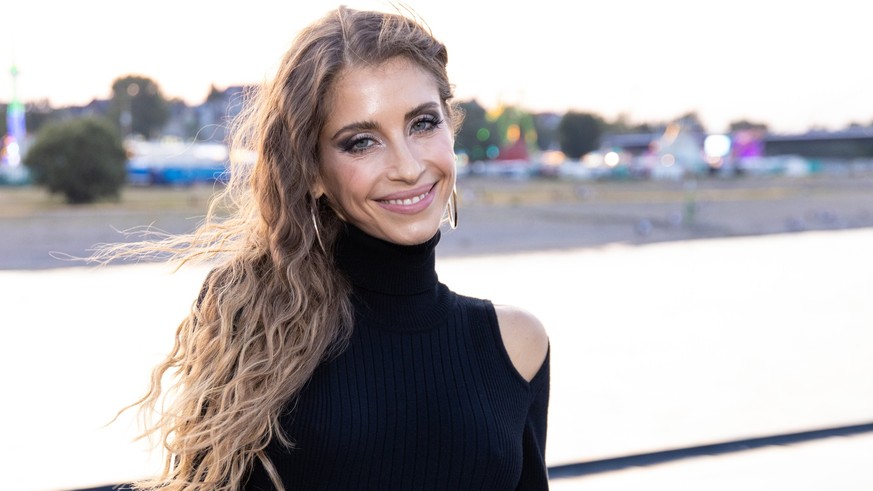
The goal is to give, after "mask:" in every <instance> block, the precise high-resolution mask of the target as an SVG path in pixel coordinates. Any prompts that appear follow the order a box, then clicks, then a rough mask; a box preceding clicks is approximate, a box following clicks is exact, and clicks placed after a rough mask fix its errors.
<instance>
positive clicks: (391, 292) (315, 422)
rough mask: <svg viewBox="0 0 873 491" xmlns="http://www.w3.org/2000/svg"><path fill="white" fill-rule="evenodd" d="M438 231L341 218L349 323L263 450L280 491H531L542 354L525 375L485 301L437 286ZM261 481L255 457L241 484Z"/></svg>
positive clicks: (541, 442) (539, 474) (540, 484)
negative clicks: (348, 334)
mask: <svg viewBox="0 0 873 491" xmlns="http://www.w3.org/2000/svg"><path fill="white" fill-rule="evenodd" d="M438 242H439V233H437V235H436V236H434V238H433V239H431V240H430V241H428V242H426V243H424V244H420V245H416V246H399V245H396V244H391V243H389V242H386V241H383V240H380V239H376V238H374V237H371V236H369V235H367V234H365V233H364V232H362V231H360V230H359V229H357V228H354V227H352V226H347V227H346V230H345V233H344V234H343V235H342V237H341V239H340V240H339V243H338V246H337V253H336V255H337V256H336V257H337V261H338V264H339V265H340V267H341V269H342V270H343V272H344V273H346V275H347V276H348V278H349V280H350V281H351V283H352V285H353V291H354V294H353V303H354V307H355V326H354V333H353V335H352V338H351V340H350V343H349V346H348V348H347V349H346V350H345V351H344V352H343V353H342V354H341V355H340V356H338V357H337V358H334V359H332V360H330V361H328V362H325V363H323V364H322V365H321V366H320V367H319V368H318V369H317V370H316V372H315V373H314V375H313V377H312V379H311V380H310V382H309V383H308V384H307V385H306V387H305V388H304V389H303V390H302V391H301V393H300V394H299V397H298V400H297V403H296V406H295V407H294V409H293V411H289V414H288V415H287V416H286V417H285V418H284V419H283V427H284V429H285V430H286V431H287V433H288V435H289V436H290V437H291V438H292V440H293V441H294V442H295V448H294V449H292V450H288V449H286V448H283V447H282V446H281V445H279V444H278V443H277V442H273V443H272V444H271V445H270V447H269V449H268V454H269V456H270V458H271V459H272V461H273V463H274V465H275V466H276V467H277V469H278V471H279V474H280V475H281V476H282V480H283V483H284V485H285V488H286V489H287V490H288V491H292V490H306V491H310V490H330V491H341V490H379V491H393V490H398V491H406V490H452V491H455V490H495V491H496V490H515V489H520V490H531V491H536V490H543V489H548V477H547V474H546V466H545V462H544V452H545V444H546V416H547V410H548V399H549V359H548V357H547V358H546V362H545V363H544V364H543V367H542V368H541V369H540V371H539V372H538V373H537V375H536V376H535V377H534V378H533V380H531V381H530V383H528V382H527V381H526V380H524V378H522V377H521V375H520V374H519V373H518V372H517V371H516V370H515V368H514V366H513V365H512V362H511V360H510V359H509V355H508V353H507V352H506V350H505V348H504V345H503V341H502V339H501V336H500V330H499V326H498V324H497V316H496V314H495V311H494V307H493V305H492V304H491V303H490V302H489V301H487V300H480V299H474V298H470V297H465V296H461V295H457V294H455V293H453V292H451V291H450V290H449V289H448V288H447V287H446V286H445V285H443V284H441V283H439V281H438V278H437V275H436V272H435V270H434V260H435V254H434V247H435V246H436V244H437V243H438ZM245 489H246V490H249V491H255V490H257V491H266V490H271V489H274V488H273V486H272V485H271V484H270V481H269V478H267V476H266V473H265V472H264V471H263V469H262V468H260V466H259V465H256V466H255V469H254V471H253V473H252V475H251V478H250V479H249V481H248V485H247V486H246V488H245Z"/></svg>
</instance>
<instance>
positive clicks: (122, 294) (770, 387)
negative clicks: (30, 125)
mask: <svg viewBox="0 0 873 491" xmlns="http://www.w3.org/2000/svg"><path fill="white" fill-rule="evenodd" d="M452 233H453V232H449V233H448V234H447V236H449V235H450V234H452ZM438 250H439V249H438ZM870 251H873V230H871V229H856V230H839V231H821V232H803V233H793V234H781V235H765V236H755V237H734V238H722V239H707V240H694V241H680V242H663V243H653V244H646V245H637V246H633V245H605V246H601V247H595V248H578V249H573V248H571V249H564V250H555V251H539V252H516V253H510V254H495V253H491V254H483V255H475V256H470V255H466V256H465V255H452V254H446V255H445V256H444V257H442V256H441V257H440V259H439V260H438V271H439V274H440V277H441V279H442V280H443V281H444V282H445V283H447V284H448V285H450V286H451V287H452V288H453V289H454V290H456V291H457V292H459V293H464V294H468V295H476V296H483V297H487V298H490V299H492V300H494V301H495V302H498V303H510V304H515V305H518V306H521V307H524V308H527V309H528V310H530V311H532V312H533V313H535V314H536V315H538V316H539V317H540V318H541V319H542V320H543V322H544V323H545V325H546V326H547V328H548V330H549V333H550V337H551V342H552V350H553V352H552V363H553V367H552V373H553V383H552V405H551V409H550V428H549V436H548V439H549V447H548V454H547V460H548V463H549V464H550V465H562V464H569V463H577V462H585V461H592V460H597V459H605V458H609V457H617V456H623V455H629V454H637V453H642V452H652V451H658V450H664V449H672V448H679V447H688V446H694V445H704V444H709V443H716V442H720V441H726V440H736V439H740V438H752V437H759V436H766V435H773V434H781V433H790V432H797V431H805V430H813V429H820V428H829V427H836V426H845V425H852V424H861V423H869V422H871V420H873V382H871V377H870V374H871V373H873V356H870V354H871V353H873V302H870V300H869V299H870V293H871V288H873V283H871V278H873V259H871V252H870ZM205 273H206V270H205V268H202V267H196V268H191V269H183V270H181V271H180V272H177V273H175V274H171V273H170V271H169V269H168V268H167V267H166V266H162V265H148V264H146V265H130V266H127V265H125V266H113V267H107V268H98V269H91V268H66V269H51V270H9V271H0V314H2V317H0V319H2V321H0V322H2V325H3V326H4V328H5V329H4V340H3V342H2V343H0V369H2V372H3V373H4V374H6V375H7V377H6V379H5V380H6V384H5V390H4V394H5V395H4V397H3V399H2V406H0V407H2V416H3V417H2V418H0V421H2V425H3V427H2V434H3V435H4V438H3V441H2V443H0V449H2V450H0V452H2V455H0V462H2V463H3V464H2V465H3V469H4V472H3V474H4V484H3V488H4V489H10V490H16V491H54V490H63V489H72V488H84V487H89V486H97V485H102V484H107V483H115V482H124V481H126V480H129V479H131V478H135V477H139V476H144V475H146V474H148V473H150V472H152V471H153V470H154V469H155V468H156V465H157V464H156V461H155V459H153V458H150V456H149V453H148V452H147V451H146V446H145V445H144V443H142V442H140V443H131V439H132V438H133V436H134V435H135V434H136V432H135V426H134V424H133V419H132V418H131V417H130V416H129V415H125V416H123V417H122V418H121V419H120V420H119V421H118V422H117V423H115V424H113V425H110V426H107V427H104V426H103V425H104V424H105V423H106V422H107V421H109V419H110V418H111V417H112V416H113V415H114V413H115V411H116V410H117V409H118V408H119V407H121V406H123V405H124V404H126V403H128V402H131V401H133V400H134V399H135V398H136V397H138V396H139V395H140V394H141V392H142V390H143V389H144V387H145V382H146V377H147V376H148V370H149V368H150V367H151V366H152V365H154V363H156V362H157V361H158V359H159V358H160V356H161V355H162V354H163V353H164V352H166V351H167V350H168V349H169V347H170V345H171V343H172V336H173V332H174V330H175V327H176V325H177V323H178V321H179V319H180V318H181V317H182V316H183V315H184V313H185V311H186V309H187V308H188V306H189V305H190V303H191V300H192V299H193V297H194V295H195V294H196V292H197V289H198V286H199V283H200V282H201V280H202V278H203V276H204V275H205ZM869 462H873V434H871V433H865V434H860V435H856V436H850V437H837V438H829V439H822V440H815V441H810V442H806V443H801V444H795V445H788V446H779V447H764V448H759V449H756V450H749V451H746V452H735V453H728V454H723V455H718V456H712V457H698V458H693V459H686V460H680V461H675V462H671V463H665V464H660V465H656V466H650V467H639V468H629V469H624V470H620V471H615V472H608V473H601V474H593V475H589V476H585V477H579V478H568V479H555V480H553V489H555V490H559V491H563V490H569V489H580V490H638V489H647V490H649V489H664V490H668V489H669V490H699V489H707V490H713V489H717V490H721V489H724V490H728V489H731V490H733V489H743V490H759V489H760V490H770V489H792V490H819V489H840V490H862V489H863V490H869V489H873V470H871V466H870V464H869Z"/></svg>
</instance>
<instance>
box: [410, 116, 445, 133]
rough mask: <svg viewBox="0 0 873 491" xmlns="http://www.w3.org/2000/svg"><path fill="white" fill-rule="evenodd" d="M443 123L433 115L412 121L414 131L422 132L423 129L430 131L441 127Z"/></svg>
mask: <svg viewBox="0 0 873 491" xmlns="http://www.w3.org/2000/svg"><path fill="white" fill-rule="evenodd" d="M441 123H442V120H440V119H437V118H435V117H433V116H425V117H423V118H421V119H418V120H416V121H413V123H412V132H413V133H420V132H422V131H430V130H433V129H436V128H437V127H439V125H440V124H441Z"/></svg>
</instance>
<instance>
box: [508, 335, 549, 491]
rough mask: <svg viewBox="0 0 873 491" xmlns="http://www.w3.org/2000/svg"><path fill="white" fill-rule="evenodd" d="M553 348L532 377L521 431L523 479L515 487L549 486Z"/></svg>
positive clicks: (533, 489)
mask: <svg viewBox="0 0 873 491" xmlns="http://www.w3.org/2000/svg"><path fill="white" fill-rule="evenodd" d="M550 358H551V350H550V352H549V354H547V355H546V359H545V361H544V362H543V366H542V368H540V371H539V372H537V374H536V376H534V378H533V379H532V380H531V381H530V384H531V393H532V401H531V405H530V409H529V410H528V414H527V420H526V421H525V425H524V433H523V434H522V448H523V453H524V455H523V461H522V470H521V479H519V481H518V487H517V488H516V489H518V490H520V491H539V490H548V489H549V474H548V468H547V467H546V460H545V457H546V456H545V450H546V430H547V427H548V413H549V382H550V380H549V378H550V377H549V369H550Z"/></svg>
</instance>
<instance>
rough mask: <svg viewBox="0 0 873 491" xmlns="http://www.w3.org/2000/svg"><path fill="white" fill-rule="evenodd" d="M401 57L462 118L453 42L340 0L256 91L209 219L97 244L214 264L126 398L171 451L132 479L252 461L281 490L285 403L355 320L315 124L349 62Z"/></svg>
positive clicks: (226, 479) (147, 485)
mask: <svg viewBox="0 0 873 491" xmlns="http://www.w3.org/2000/svg"><path fill="white" fill-rule="evenodd" d="M397 56H402V57H406V58H408V59H409V60H410V61H412V62H414V63H416V64H417V65H419V66H421V67H422V68H424V69H425V70H426V71H427V72H429V73H430V74H431V75H432V76H433V78H434V80H435V81H436V84H437V87H438V90H439V92H440V98H441V100H442V101H443V105H444V109H445V110H446V113H447V115H448V117H449V120H450V121H452V122H454V124H455V127H456V128H457V126H458V124H459V123H460V115H459V113H458V112H457V110H456V109H455V108H453V107H452V105H451V103H450V100H451V97H452V90H451V86H450V84H449V82H448V76H447V73H446V63H447V61H448V59H447V53H446V49H445V46H443V44H442V43H440V42H439V41H437V40H436V39H434V37H433V36H432V35H431V33H430V32H429V30H428V29H427V28H426V27H424V26H423V24H422V23H420V22H418V21H417V20H416V19H414V18H413V17H412V16H410V15H407V14H396V13H391V14H389V13H382V12H369V11H356V10H352V9H349V8H346V7H339V8H338V9H336V10H334V11H331V12H329V13H328V14H327V15H325V16H324V17H322V18H321V19H319V20H318V21H316V22H315V23H313V24H312V25H310V26H309V27H307V28H306V29H304V30H303V31H302V32H301V33H300V34H299V35H298V36H297V38H296V39H295V41H294V43H293V44H292V46H291V48H290V49H289V50H288V52H287V53H286V54H285V56H284V58H283V59H282V62H281V64H280V67H279V69H278V71H277V73H276V76H275V77H274V78H273V80H272V81H270V82H268V83H266V84H264V85H263V86H262V87H260V88H259V90H257V91H256V92H254V93H252V94H249V95H248V96H247V100H246V109H245V110H244V112H243V113H242V114H241V116H240V118H239V119H238V120H237V121H236V122H235V125H234V126H235V127H234V137H233V140H232V151H231V155H239V154H240V150H242V151H243V152H249V153H251V154H253V155H254V156H255V159H254V163H253V164H252V163H250V162H249V163H247V162H245V161H236V160H234V159H232V162H231V169H230V180H229V182H228V184H227V186H226V187H225V188H224V190H223V191H222V193H221V194H220V195H219V196H217V198H216V199H215V200H214V201H213V202H212V204H211V205H210V208H209V211H208V213H207V217H206V219H205V221H204V223H203V225H202V226H201V227H199V228H198V230H197V231H195V232H194V233H193V234H191V235H185V236H175V237H167V238H165V239H163V240H160V241H151V242H139V243H132V244H122V245H116V246H107V247H105V248H104V249H102V250H101V251H99V252H98V253H96V254H95V256H94V259H96V260H110V259H114V258H120V257H131V256H138V255H141V254H143V253H155V252H157V253H160V254H168V255H169V256H170V259H171V260H174V261H177V262H178V263H179V264H180V265H182V264H185V263H186V262H189V261H207V262H209V263H210V264H213V268H212V271H211V273H210V274H209V275H208V276H207V279H206V281H205V283H204V285H203V289H202V291H201V294H200V297H199V299H198V300H197V301H196V302H195V303H194V305H193V307H192V309H191V313H190V315H188V317H187V318H185V319H184V320H183V321H182V322H181V324H180V325H179V327H178V330H177V333H176V339H175V343H174V346H173V348H172V350H171V352H170V353H169V354H168V356H167V357H166V359H165V360H164V361H163V362H161V363H160V364H159V365H158V366H157V367H156V368H155V370H154V372H153V374H152V378H151V382H150V386H149V390H148V391H147V393H146V394H145V396H144V397H143V398H142V399H141V400H139V401H138V402H136V403H135V404H134V405H132V406H131V407H133V406H139V410H140V414H141V415H142V416H143V418H144V424H145V432H144V434H143V437H146V436H157V437H158V438H159V441H160V444H161V446H162V447H163V450H164V453H165V457H164V468H163V471H162V472H161V474H160V475H159V476H156V477H154V478H153V479H149V480H144V481H141V482H138V483H135V485H136V486H137V487H138V488H139V489H160V490H162V491H204V490H218V491H222V490H235V489H240V488H241V487H242V486H243V484H244V482H243V481H244V479H245V477H246V475H247V474H248V472H250V469H251V466H252V465H254V464H255V462H256V461H259V462H260V465H263V466H264V468H265V469H266V470H267V472H268V474H269V475H270V476H271V477H272V479H273V482H274V484H275V485H276V487H277V488H278V489H283V487H282V484H281V482H280V480H279V478H278V475H277V473H276V470H275V467H274V466H273V465H272V463H271V462H270V461H269V458H268V457H267V455H266V453H265V448H266V447H267V444H268V443H269V442H270V441H271V440H273V439H278V440H279V441H280V442H282V443H283V444H285V445H287V446H289V447H291V446H293V438H294V435H286V434H284V433H283V431H282V429H281V428H280V425H279V416H280V415H281V414H283V412H284V411H289V410H293V402H294V398H295V396H296V394H297V393H298V392H299V391H300V389H301V387H302V386H303V385H304V384H305V383H306V381H307V380H308V379H309V378H310V376H311V374H312V372H313V371H314V370H315V368H316V367H317V366H318V365H319V363H321V362H322V361H323V360H325V359H326V358H327V357H329V356H332V355H335V354H338V353H339V352H340V351H341V350H342V349H343V346H344V343H345V341H346V340H347V339H348V336H349V335H350V333H351V329H352V313H351V307H350V304H349V300H348V297H349V286H348V285H347V283H346V282H345V280H344V279H343V277H342V275H341V274H340V273H339V272H338V271H337V270H336V267H335V265H334V262H333V258H332V255H331V250H332V248H333V244H334V243H335V240H336V238H337V236H338V233H339V231H340V227H341V222H340V220H339V218H338V217H337V216H336V214H335V213H334V212H333V211H332V210H331V209H330V208H329V206H328V204H327V203H326V201H325V198H321V199H319V200H314V199H313V198H312V196H311V194H310V191H311V190H312V189H313V188H314V185H315V183H316V182H317V179H318V173H319V148H318V137H319V132H320V131H321V129H322V127H323V125H324V123H325V120H326V118H327V116H328V114H329V112H330V111H331V103H330V101H331V90H332V87H333V81H334V80H335V79H336V78H337V76H338V75H339V74H340V72H341V71H342V70H344V69H347V68H349V67H355V66H363V65H377V64H380V63H383V62H385V61H387V60H389V59H391V58H394V57H397ZM227 207H229V208H230V210H231V212H230V214H229V216H227V217H226V218H220V217H221V216H223V215H222V212H221V211H220V210H221V209H223V208H227ZM315 222H317V223H315Z"/></svg>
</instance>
